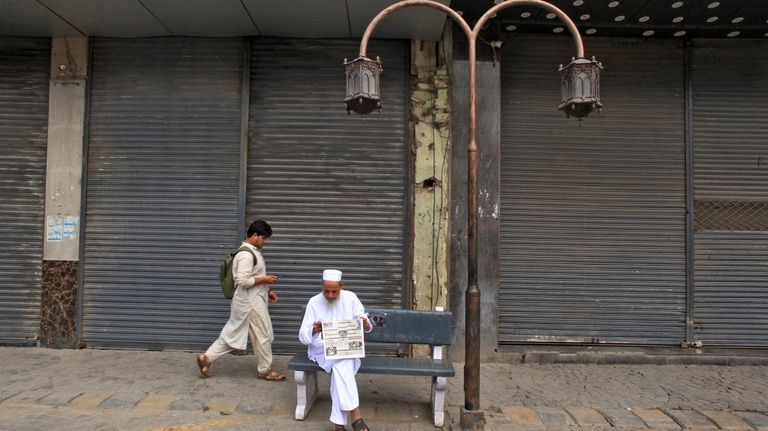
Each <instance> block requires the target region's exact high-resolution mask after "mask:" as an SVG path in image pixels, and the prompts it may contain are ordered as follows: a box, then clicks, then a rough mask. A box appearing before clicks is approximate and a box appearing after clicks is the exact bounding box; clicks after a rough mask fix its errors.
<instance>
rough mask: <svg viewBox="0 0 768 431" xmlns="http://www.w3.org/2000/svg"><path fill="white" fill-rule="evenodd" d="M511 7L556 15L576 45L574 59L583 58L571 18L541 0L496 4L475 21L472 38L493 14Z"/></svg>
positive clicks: (519, 0) (581, 43) (509, 1)
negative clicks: (527, 7)
mask: <svg viewBox="0 0 768 431" xmlns="http://www.w3.org/2000/svg"><path fill="white" fill-rule="evenodd" d="M512 6H536V7H540V8H542V9H546V10H548V11H550V12H552V13H554V14H555V15H557V17H558V18H560V21H562V22H563V23H565V25H566V27H568V31H570V32H571V36H573V41H574V42H575V43H576V58H584V43H583V42H582V41H581V35H580V34H579V30H578V29H577V28H576V24H574V23H573V21H572V20H571V18H569V17H568V15H566V14H565V12H563V11H562V10H560V9H559V8H557V7H556V6H553V5H551V4H549V3H547V2H545V1H542V0H506V1H503V2H501V3H499V4H497V5H496V6H494V7H492V8H490V9H488V11H487V12H485V13H484V14H483V16H482V17H480V20H479V21H477V24H475V28H474V29H473V30H472V36H473V37H476V36H477V35H478V33H480V29H482V28H483V26H484V25H485V23H486V21H488V20H489V19H490V18H491V17H492V16H493V15H494V14H496V13H497V12H499V11H501V10H503V9H506V8H508V7H512Z"/></svg>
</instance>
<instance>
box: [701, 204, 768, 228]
mask: <svg viewBox="0 0 768 431" xmlns="http://www.w3.org/2000/svg"><path fill="white" fill-rule="evenodd" d="M694 208H695V209H694V214H695V216H696V223H695V225H694V226H695V229H696V231H716V230H721V231H722V230H725V231H768V202H742V201H698V200H697V201H696V202H695V204H694Z"/></svg>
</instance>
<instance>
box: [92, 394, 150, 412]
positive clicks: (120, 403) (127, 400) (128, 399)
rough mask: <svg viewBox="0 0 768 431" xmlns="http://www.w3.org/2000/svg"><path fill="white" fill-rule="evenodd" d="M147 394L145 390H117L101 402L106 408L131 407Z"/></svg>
mask: <svg viewBox="0 0 768 431" xmlns="http://www.w3.org/2000/svg"><path fill="white" fill-rule="evenodd" d="M145 396H147V394H145V393H144V392H117V393H116V394H114V395H112V396H111V397H109V398H107V399H106V400H104V402H103V403H101V404H99V407H101V408H105V409H130V408H132V407H133V406H135V405H136V404H138V403H139V401H141V400H143V399H144V397H145Z"/></svg>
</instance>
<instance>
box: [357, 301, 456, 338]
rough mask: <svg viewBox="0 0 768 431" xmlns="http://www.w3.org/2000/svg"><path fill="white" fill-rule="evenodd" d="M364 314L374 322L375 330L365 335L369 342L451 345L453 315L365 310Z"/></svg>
mask: <svg viewBox="0 0 768 431" xmlns="http://www.w3.org/2000/svg"><path fill="white" fill-rule="evenodd" d="M365 311H366V312H367V313H368V316H369V318H370V319H371V320H373V322H374V326H373V330H372V331H371V332H370V333H368V334H365V341H366V342H368V341H370V342H377V343H408V344H431V345H435V346H442V345H449V344H451V338H452V333H453V331H452V330H451V323H452V320H453V319H452V317H451V313H450V312H446V311H422V310H403V309H399V308H366V309H365Z"/></svg>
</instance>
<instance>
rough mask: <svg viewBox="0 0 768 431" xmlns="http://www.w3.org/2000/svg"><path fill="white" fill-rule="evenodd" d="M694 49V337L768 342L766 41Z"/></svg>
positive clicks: (725, 342)
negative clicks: (765, 161)
mask: <svg viewBox="0 0 768 431" xmlns="http://www.w3.org/2000/svg"><path fill="white" fill-rule="evenodd" d="M692 52H693V69H692V70H693V90H694V91H693V113H692V114H693V138H694V140H693V144H694V148H693V155H694V178H693V180H694V196H695V198H696V199H697V202H696V205H695V207H694V210H695V211H696V213H695V214H694V215H695V218H696V222H695V227H696V229H697V232H696V233H695V235H694V296H693V297H694V313H693V319H694V323H695V324H694V333H695V339H696V340H697V341H701V342H702V343H703V344H704V345H705V346H708V345H709V346H712V345H721V346H739V347H751V346H768V318H766V316H768V283H766V280H768V265H766V262H768V228H767V227H768V217H767V215H766V211H768V209H767V208H766V205H768V181H767V180H768V177H767V176H766V168H768V166H767V165H766V164H765V163H764V162H763V159H764V158H765V155H766V151H768V104H766V103H765V100H766V98H768V80H766V79H765V77H766V76H768V41H764V40H710V41H706V40H699V41H696V43H695V44H694V45H693V51H692Z"/></svg>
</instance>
